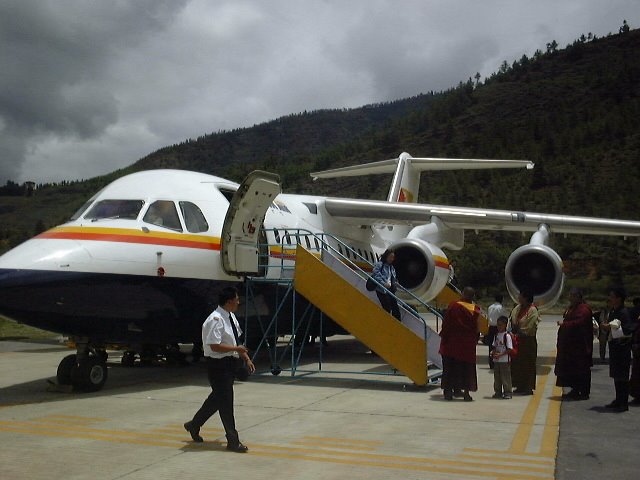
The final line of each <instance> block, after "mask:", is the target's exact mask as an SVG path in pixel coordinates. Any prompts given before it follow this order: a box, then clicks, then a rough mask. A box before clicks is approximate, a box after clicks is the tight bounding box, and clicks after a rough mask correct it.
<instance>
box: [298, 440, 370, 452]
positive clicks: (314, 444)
mask: <svg viewBox="0 0 640 480" xmlns="http://www.w3.org/2000/svg"><path fill="white" fill-rule="evenodd" d="M291 443H292V444H293V445H308V446H310V447H324V448H346V449H349V450H362V451H369V452H373V451H375V450H376V449H375V447H362V446H358V445H349V444H345V443H342V444H331V443H328V442H312V441H309V440H297V441H295V442H291Z"/></svg>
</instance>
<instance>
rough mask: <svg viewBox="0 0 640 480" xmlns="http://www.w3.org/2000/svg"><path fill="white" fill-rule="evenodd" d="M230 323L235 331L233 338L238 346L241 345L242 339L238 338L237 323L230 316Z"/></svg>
mask: <svg viewBox="0 0 640 480" xmlns="http://www.w3.org/2000/svg"><path fill="white" fill-rule="evenodd" d="M229 322H230V323H231V330H233V338H235V339H236V346H238V345H240V337H238V329H237V328H236V322H234V321H233V317H232V316H231V314H229Z"/></svg>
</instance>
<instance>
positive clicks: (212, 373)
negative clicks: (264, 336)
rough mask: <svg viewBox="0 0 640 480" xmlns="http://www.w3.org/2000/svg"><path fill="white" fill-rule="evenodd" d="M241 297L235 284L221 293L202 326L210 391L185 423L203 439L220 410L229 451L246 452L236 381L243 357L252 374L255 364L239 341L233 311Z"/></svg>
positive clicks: (198, 438) (195, 434)
mask: <svg viewBox="0 0 640 480" xmlns="http://www.w3.org/2000/svg"><path fill="white" fill-rule="evenodd" d="M239 305H240V297H239V296H238V291H237V290H236V289H235V288H234V287H227V288H224V289H223V290H222V291H221V292H220V296H219V302H218V308H217V309H216V310H215V311H214V312H213V313H212V314H211V315H209V317H207V319H206V320H205V321H204V324H203V325H202V346H203V349H204V356H205V358H206V360H207V376H208V377H209V384H210V385H211V390H212V391H211V394H210V395H209V396H208V397H207V399H206V400H205V401H204V403H203V404H202V407H200V410H198V411H197V412H196V414H195V415H194V416H193V420H191V421H189V422H187V423H185V424H184V428H185V430H187V431H188V432H189V434H190V435H191V438H192V439H193V441H194V442H202V441H203V438H202V437H201V436H200V428H201V427H202V425H204V423H205V422H206V421H207V420H209V418H211V416H212V415H213V414H215V413H216V412H217V411H219V412H220V419H221V420H222V425H223V426H224V430H225V433H226V436H227V450H230V451H232V452H237V453H245V452H246V451H248V448H247V447H246V446H244V445H243V444H242V443H240V439H239V437H238V431H237V430H236V422H235V417H234V414H233V380H234V376H235V373H236V370H237V369H238V367H239V366H240V365H241V359H242V360H244V362H245V363H246V365H247V368H248V370H249V372H250V373H253V372H255V367H254V365H253V363H252V362H251V359H250V358H249V355H248V350H247V347H245V346H244V345H241V344H240V341H239V337H240V335H241V334H242V330H241V329H240V325H239V324H238V320H237V319H236V317H235V315H234V312H235V311H236V310H238V306H239Z"/></svg>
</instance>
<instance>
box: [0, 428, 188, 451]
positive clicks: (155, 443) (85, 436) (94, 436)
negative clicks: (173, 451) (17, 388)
mask: <svg viewBox="0 0 640 480" xmlns="http://www.w3.org/2000/svg"><path fill="white" fill-rule="evenodd" d="M0 431H5V432H15V433H26V434H32V435H45V436H48V437H66V438H82V439H89V440H102V441H105V442H114V443H127V444H131V443H133V444H136V445H147V446H154V447H172V448H182V447H183V446H184V444H179V443H173V442H171V443H170V442H162V441H158V440H154V441H152V440H144V439H136V438H117V437H112V436H109V435H100V434H96V433H82V432H62V431H49V430H44V429H38V428H36V429H29V428H26V427H19V426H16V427H11V426H2V427H0Z"/></svg>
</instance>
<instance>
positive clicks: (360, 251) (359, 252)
mask: <svg viewBox="0 0 640 480" xmlns="http://www.w3.org/2000/svg"><path fill="white" fill-rule="evenodd" d="M358 255H360V256H361V257H362V250H360V249H358Z"/></svg>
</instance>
